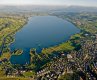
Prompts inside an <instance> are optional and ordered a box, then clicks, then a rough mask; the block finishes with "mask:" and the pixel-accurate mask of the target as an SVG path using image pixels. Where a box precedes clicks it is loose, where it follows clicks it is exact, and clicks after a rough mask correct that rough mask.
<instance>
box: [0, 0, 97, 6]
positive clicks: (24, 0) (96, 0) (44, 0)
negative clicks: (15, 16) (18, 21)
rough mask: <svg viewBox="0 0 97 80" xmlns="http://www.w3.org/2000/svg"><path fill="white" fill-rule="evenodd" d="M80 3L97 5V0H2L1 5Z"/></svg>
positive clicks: (80, 4)
mask: <svg viewBox="0 0 97 80" xmlns="http://www.w3.org/2000/svg"><path fill="white" fill-rule="evenodd" d="M29 4H30V5H66V6H72V5H78V6H92V7H97V0H0V5H29Z"/></svg>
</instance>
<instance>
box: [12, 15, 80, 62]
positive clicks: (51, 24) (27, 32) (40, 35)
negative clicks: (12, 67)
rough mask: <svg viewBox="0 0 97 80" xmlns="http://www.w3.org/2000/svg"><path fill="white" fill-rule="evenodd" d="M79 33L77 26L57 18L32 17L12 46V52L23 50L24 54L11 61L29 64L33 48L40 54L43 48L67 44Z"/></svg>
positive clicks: (16, 35) (18, 33)
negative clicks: (72, 36)
mask: <svg viewBox="0 0 97 80" xmlns="http://www.w3.org/2000/svg"><path fill="white" fill-rule="evenodd" d="M79 32H80V30H79V29H78V28H77V27H76V26H75V25H73V24H72V23H70V22H68V21H66V20H63V19H61V18H58V17H55V16H35V17H30V18H29V21H28V23H27V24H26V25H24V26H23V28H22V29H21V30H19V31H18V32H17V33H16V34H15V41H14V42H13V43H12V44H11V45H10V49H11V51H13V50H15V49H23V50H24V52H23V54H21V55H19V56H15V55H13V56H12V57H11V58H10V61H11V63H12V64H25V63H29V62H30V55H29V51H30V49H31V48H36V50H37V52H38V53H40V52H41V50H42V48H47V47H51V46H55V45H58V44H60V43H62V42H65V41H67V40H68V39H69V38H70V36H71V35H73V34H76V33H79Z"/></svg>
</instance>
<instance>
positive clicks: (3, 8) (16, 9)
mask: <svg viewBox="0 0 97 80" xmlns="http://www.w3.org/2000/svg"><path fill="white" fill-rule="evenodd" d="M38 11H44V12H45V11H63V12H97V7H82V6H39V5H29V6H27V5H26V6H0V12H38Z"/></svg>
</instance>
